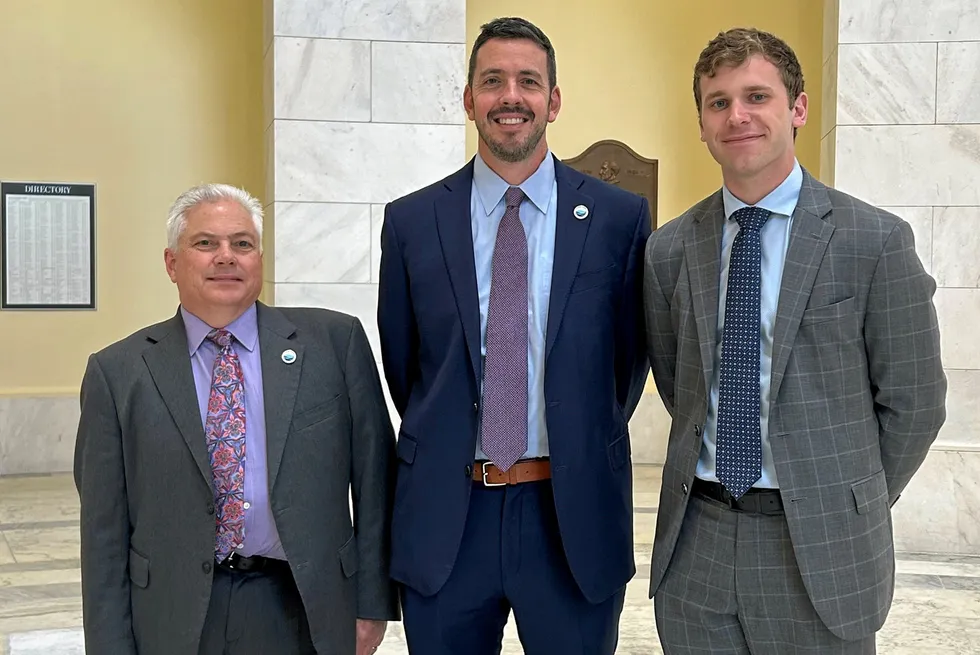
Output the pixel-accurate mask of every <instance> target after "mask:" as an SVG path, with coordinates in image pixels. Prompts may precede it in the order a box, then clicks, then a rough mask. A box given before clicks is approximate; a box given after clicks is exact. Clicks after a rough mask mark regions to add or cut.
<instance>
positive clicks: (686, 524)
mask: <svg viewBox="0 0 980 655" xmlns="http://www.w3.org/2000/svg"><path fill="white" fill-rule="evenodd" d="M694 95H695V100H696V102H697V106H698V114H699V117H700V125H701V138H702V141H704V142H705V143H706V144H707V146H708V149H709V150H710V152H711V154H712V156H713V157H714V158H715V160H716V161H718V163H719V164H720V165H721V171H722V177H723V179H724V187H723V188H722V189H721V190H720V191H718V192H717V193H715V194H713V195H711V196H709V197H708V198H706V199H704V200H702V201H701V202H700V203H698V204H697V205H695V206H694V207H692V208H691V209H690V210H688V211H687V212H685V213H684V214H683V215H681V216H680V217H679V218H677V219H675V220H674V221H671V222H670V223H668V224H667V225H665V226H664V227H662V228H661V229H659V230H658V231H656V232H655V233H654V234H653V236H652V237H651V238H650V240H649V242H648V245H647V252H646V270H645V290H644V292H645V305H646V317H647V330H648V337H649V347H650V358H651V363H652V365H653V373H654V377H655V380H656V383H657V386H658V388H659V390H660V394H661V396H662V397H663V399H664V402H665V403H666V405H667V408H668V410H669V411H670V414H671V417H672V424H671V430H670V441H669V446H668V449H667V460H666V464H665V466H664V474H663V488H662V490H661V497H660V512H659V516H658V519H657V533H656V539H655V543H654V553H653V564H652V569H651V580H650V593H651V596H654V597H655V608H656V618H657V626H658V628H659V633H660V638H661V641H662V643H663V646H664V651H665V652H666V653H667V654H668V655H677V654H687V653H719V654H722V653H724V654H725V655H733V654H740V653H753V654H760V653H766V654H773V655H776V654H780V655H781V654H788V653H793V654H801V653H813V654H816V653H819V654H820V655H827V654H829V653H855V654H857V653H861V654H864V653H874V652H875V642H874V634H875V632H876V631H877V630H878V629H879V628H880V627H881V626H882V624H883V623H884V621H885V616H886V614H887V612H888V608H889V605H890V604H891V600H892V591H893V585H894V573H895V560H894V550H893V543H892V522H891V511H890V506H891V505H892V504H893V503H894V502H895V501H896V500H897V499H898V496H899V494H900V493H901V492H902V490H903V489H904V488H905V486H906V485H907V484H908V482H909V480H910V479H911V478H912V475H913V474H914V473H915V471H916V470H917V469H918V468H919V465H920V464H922V461H923V459H924V458H925V456H926V454H927V452H928V450H929V446H930V444H931V443H932V442H933V440H934V439H935V438H936V435H937V433H938V431H939V428H940V426H941V425H942V423H943V421H944V419H945V410H944V403H945V395H946V380H945V376H944V374H943V370H942V365H941V362H940V355H939V332H938V328H937V322H936V312H935V309H934V306H933V302H932V297H933V293H934V291H935V289H936V285H935V283H934V282H933V280H932V278H930V277H929V275H927V274H926V273H925V271H924V270H923V268H922V265H921V264H920V262H919V259H918V257H917V256H916V254H915V250H914V248H913V239H912V232H911V230H910V229H909V226H908V224H906V223H905V222H903V221H902V220H901V219H899V218H897V217H895V216H893V215H891V214H889V213H887V212H884V211H881V210H878V209H875V208H874V207H871V206H869V205H867V204H865V203H862V202H860V201H858V200H856V199H855V198H852V197H850V196H848V195H846V194H843V193H840V192H838V191H835V190H833V189H829V188H827V187H825V186H824V185H822V184H820V183H819V182H817V181H816V180H814V179H813V178H812V177H811V176H810V175H809V174H808V173H807V172H806V171H805V170H803V169H802V168H801V167H800V165H799V163H798V162H797V160H796V156H795V150H794V136H795V132H796V129H797V128H799V127H802V126H803V125H804V123H805V122H806V115H807V98H806V94H805V93H804V92H803V74H802V71H801V70H800V64H799V62H798V60H797V58H796V56H795V55H794V53H793V51H792V49H791V48H790V47H789V46H788V45H787V44H786V43H784V42H783V41H781V40H780V39H778V38H776V37H774V36H773V35H771V34H767V33H764V32H759V31H757V30H744V29H736V30H731V31H729V32H726V33H722V34H719V35H718V36H717V37H716V38H715V39H714V40H712V41H711V42H710V43H709V44H708V46H707V47H706V48H705V50H704V51H703V52H702V54H701V58H700V60H699V61H698V63H697V66H696V67H695V73H694Z"/></svg>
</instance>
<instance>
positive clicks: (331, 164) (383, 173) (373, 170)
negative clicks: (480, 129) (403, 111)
mask: <svg viewBox="0 0 980 655" xmlns="http://www.w3.org/2000/svg"><path fill="white" fill-rule="evenodd" d="M273 130H274V131H275V136H274V139H275V149H274V164H273V165H274V175H275V186H274V188H275V194H276V195H275V201H276V202H283V201H285V202H293V201H301V202H347V203H385V202H390V201H391V200H394V199H395V198H398V197H400V196H402V195H406V194H408V193H411V192H413V191H416V190H418V189H420V188H422V187H424V186H428V185H429V184H433V183H435V182H437V181H438V180H440V179H441V178H443V177H445V176H447V175H449V174H450V173H453V172H455V171H456V170H457V169H459V167H461V166H462V165H463V163H464V161H465V140H466V136H465V127H464V126H463V125H409V124H390V123H325V122H312V121H279V120H277V121H275V123H274V126H273ZM267 200H272V199H271V198H269V199H267Z"/></svg>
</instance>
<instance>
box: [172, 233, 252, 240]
mask: <svg viewBox="0 0 980 655" xmlns="http://www.w3.org/2000/svg"><path fill="white" fill-rule="evenodd" d="M241 237H248V238H249V239H253V240H254V239H257V237H256V236H255V235H254V234H252V233H250V232H235V233H234V234H230V235H228V238H229V239H239V238H241ZM188 238H189V239H191V240H192V241H197V240H198V239H217V238H218V235H217V234H215V233H214V232H195V233H194V234H192V235H190V236H189V237H188Z"/></svg>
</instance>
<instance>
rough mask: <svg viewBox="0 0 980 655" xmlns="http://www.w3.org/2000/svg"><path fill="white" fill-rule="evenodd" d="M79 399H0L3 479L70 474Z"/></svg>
mask: <svg viewBox="0 0 980 655" xmlns="http://www.w3.org/2000/svg"><path fill="white" fill-rule="evenodd" d="M78 415H79V408H78V397H77V396H50V397H45V396H40V397H31V396H27V397H20V396H8V397H0V476H3V475H13V474H23V473H53V472H61V471H71V470H72V464H73V458H74V452H75V434H76V432H77V430H78Z"/></svg>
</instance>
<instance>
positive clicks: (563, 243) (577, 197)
mask: <svg viewBox="0 0 980 655" xmlns="http://www.w3.org/2000/svg"><path fill="white" fill-rule="evenodd" d="M555 179H556V181H557V182H558V207H557V208H556V216H555V221H556V223H555V259H554V264H553V268H552V273H551V300H550V302H549V304H548V330H547V336H546V340H545V361H547V359H548V356H549V355H550V354H551V349H552V347H553V346H554V345H555V338H556V337H557V336H558V329H559V328H560V327H561V321H562V316H563V315H564V313H565V306H566V304H567V303H568V295H569V293H570V292H571V290H572V283H573V282H574V281H575V275H576V273H578V265H579V262H580V261H581V259H582V251H583V249H584V248H585V237H586V236H587V235H588V233H589V226H590V225H592V221H593V220H595V207H594V205H595V201H594V200H593V199H592V198H591V197H590V196H587V195H585V194H584V193H582V192H581V191H579V187H581V186H582V184H583V182H584V181H585V176H584V175H582V174H581V173H578V172H576V171H575V170H574V169H572V168H569V167H568V166H565V165H564V164H562V163H561V162H559V161H558V160H557V159H556V160H555ZM578 205H585V207H587V208H588V210H589V214H588V215H589V218H586V219H582V220H580V219H577V218H575V215H574V213H573V211H574V209H575V207H577V206H578Z"/></svg>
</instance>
